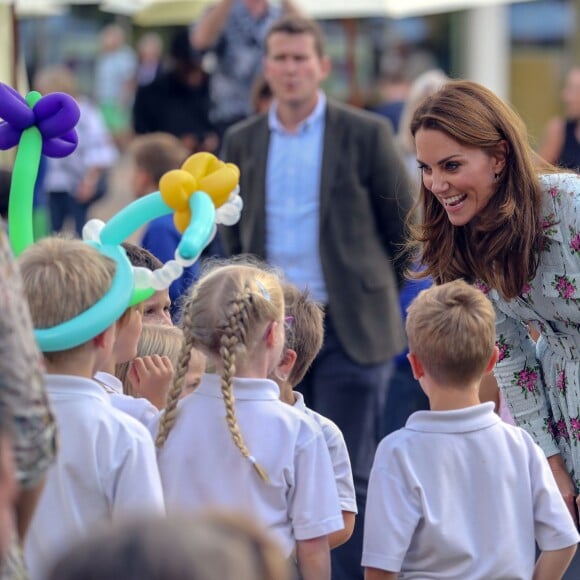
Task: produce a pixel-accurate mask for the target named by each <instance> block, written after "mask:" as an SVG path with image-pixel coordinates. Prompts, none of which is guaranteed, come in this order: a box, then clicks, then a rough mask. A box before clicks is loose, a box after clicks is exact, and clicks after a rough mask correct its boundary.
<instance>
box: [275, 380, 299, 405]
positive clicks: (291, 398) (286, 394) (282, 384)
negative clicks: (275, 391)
mask: <svg viewBox="0 0 580 580" xmlns="http://www.w3.org/2000/svg"><path fill="white" fill-rule="evenodd" d="M276 383H278V387H279V388H280V400H281V401H282V402H283V403H287V404H288V405H294V403H296V395H295V394H294V389H292V385H291V384H290V383H289V382H288V381H279V380H277V381H276Z"/></svg>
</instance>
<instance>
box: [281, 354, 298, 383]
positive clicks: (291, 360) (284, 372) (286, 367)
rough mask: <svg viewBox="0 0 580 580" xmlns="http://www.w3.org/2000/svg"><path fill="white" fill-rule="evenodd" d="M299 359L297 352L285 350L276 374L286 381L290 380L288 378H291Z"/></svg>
mask: <svg viewBox="0 0 580 580" xmlns="http://www.w3.org/2000/svg"><path fill="white" fill-rule="evenodd" d="M297 358H298V355H297V354H296V351H295V350H292V349H291V348H287V349H285V350H284V352H283V353H282V358H281V359H280V362H279V363H278V368H277V371H276V374H277V375H279V376H280V377H281V378H283V380H284V381H287V380H288V377H289V376H290V373H291V372H292V369H293V368H294V365H295V364H296V359H297Z"/></svg>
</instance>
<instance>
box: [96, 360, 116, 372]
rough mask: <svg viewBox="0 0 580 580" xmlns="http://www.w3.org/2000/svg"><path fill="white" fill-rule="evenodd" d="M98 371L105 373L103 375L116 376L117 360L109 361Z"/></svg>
mask: <svg viewBox="0 0 580 580" xmlns="http://www.w3.org/2000/svg"><path fill="white" fill-rule="evenodd" d="M98 370H99V371H101V372H103V373H109V374H110V375H114V374H115V360H114V359H110V360H108V361H107V362H106V363H105V364H103V365H101V367H100V368H99V369H98Z"/></svg>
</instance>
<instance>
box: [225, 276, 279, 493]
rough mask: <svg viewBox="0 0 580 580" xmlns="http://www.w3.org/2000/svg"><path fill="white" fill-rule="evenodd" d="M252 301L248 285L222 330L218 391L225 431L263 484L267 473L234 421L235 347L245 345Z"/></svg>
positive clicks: (234, 305)
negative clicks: (224, 418)
mask: <svg viewBox="0 0 580 580" xmlns="http://www.w3.org/2000/svg"><path fill="white" fill-rule="evenodd" d="M251 302H252V294H251V292H250V289H249V287H248V286H246V287H245V288H244V291H243V292H242V293H241V294H240V295H239V296H238V297H237V299H236V300H235V301H234V303H233V305H232V308H231V311H230V315H229V317H228V324H227V326H226V327H225V328H224V333H223V335H222V337H221V339H220V357H221V359H222V366H223V372H222V377H221V391H222V396H223V399H224V403H225V406H226V421H227V424H228V429H229V431H230V434H231V436H232V439H233V441H234V443H235V445H236V447H237V448H238V449H239V450H240V452H241V454H242V455H243V456H244V457H245V458H246V459H248V460H250V461H251V463H252V465H253V466H254V469H255V470H256V472H257V473H258V475H259V476H260V478H261V479H262V481H265V482H266V483H269V482H270V478H269V477H268V474H267V473H266V470H265V469H264V468H263V467H262V466H261V465H260V464H259V463H257V461H256V460H255V459H254V457H253V456H252V455H251V454H250V451H249V449H248V448H247V446H246V443H245V442H244V438H243V436H242V433H241V432H240V427H239V425H238V421H237V418H236V409H235V398H234V393H233V385H232V381H233V377H234V375H235V372H236V354H235V349H236V346H237V345H238V344H240V343H242V344H245V339H246V330H247V325H248V308H249V306H250V305H251Z"/></svg>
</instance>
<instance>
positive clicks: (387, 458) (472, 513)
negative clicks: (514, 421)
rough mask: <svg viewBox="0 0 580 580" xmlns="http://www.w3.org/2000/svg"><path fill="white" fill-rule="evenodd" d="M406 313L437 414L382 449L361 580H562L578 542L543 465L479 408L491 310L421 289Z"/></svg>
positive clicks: (491, 338) (418, 416)
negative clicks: (537, 549)
mask: <svg viewBox="0 0 580 580" xmlns="http://www.w3.org/2000/svg"><path fill="white" fill-rule="evenodd" d="M408 312H409V314H408V318H407V334H408V336H409V351H410V354H409V355H408V356H409V361H410V363H411V367H412V369H413V375H414V376H415V378H416V379H417V380H418V381H419V382H420V384H421V387H422V388H423V390H424V391H425V393H426V394H427V396H428V397H429V403H430V408H431V410H430V411H418V412H416V413H414V414H413V415H411V417H410V418H409V419H408V421H407V424H406V426H405V427H404V428H403V429H400V430H399V431H396V432H394V433H392V434H391V435H389V436H387V437H386V438H385V439H383V441H382V442H381V444H380V445H379V448H378V450H377V453H376V456H375V462H374V465H373V469H372V472H371V478H370V482H369V494H368V501H367V506H366V521H365V534H364V547H363V557H362V563H363V566H365V567H366V574H365V578H366V580H388V579H394V578H397V577H398V576H399V573H401V575H403V576H404V577H405V578H421V579H423V580H425V579H428V578H446V579H447V580H460V579H461V580H464V579H466V578H469V579H470V580H476V579H481V580H483V579H488V578H513V579H526V578H532V577H533V578H534V580H557V579H558V578H561V577H562V575H563V574H564V572H565V570H566V568H567V567H568V565H569V563H570V560H571V559H572V556H573V555H574V552H575V551H576V544H577V542H578V540H579V536H578V533H577V531H576V528H575V525H574V523H573V521H572V518H571V516H570V514H569V512H568V510H567V508H566V505H565V504H564V501H563V499H562V496H561V495H560V492H559V491H558V488H557V486H556V484H555V482H554V478H553V476H552V473H551V471H550V468H549V466H548V463H547V460H546V458H545V456H544V455H543V453H542V452H541V450H540V448H539V447H537V446H536V444H535V443H534V442H533V441H532V439H531V437H530V436H529V435H528V434H527V433H526V432H525V431H523V430H521V429H519V428H517V427H513V426H511V425H507V424H506V423H503V422H502V421H501V419H500V418H499V417H498V416H497V415H495V413H494V405H493V403H483V404H481V403H480V402H479V395H478V391H479V384H480V382H481V379H482V376H483V375H484V374H487V373H489V372H491V371H492V369H493V367H494V365H495V363H496V361H497V358H498V349H497V347H496V346H495V324H494V311H493V307H492V305H491V303H490V302H489V301H488V300H487V298H486V297H485V296H484V294H483V293H482V292H480V291H479V290H476V289H475V288H473V287H471V286H469V285H468V284H466V283H465V282H463V281H455V282H450V283H448V284H444V285H442V286H437V287H433V288H430V289H429V290H424V291H423V292H421V294H419V296H418V297H417V298H416V299H415V301H414V302H413V303H412V304H411V306H410V308H409V311H408ZM535 542H537V544H538V546H539V547H540V549H541V550H542V554H541V556H540V558H539V560H538V562H537V563H536V565H535V567H534V559H535Z"/></svg>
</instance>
